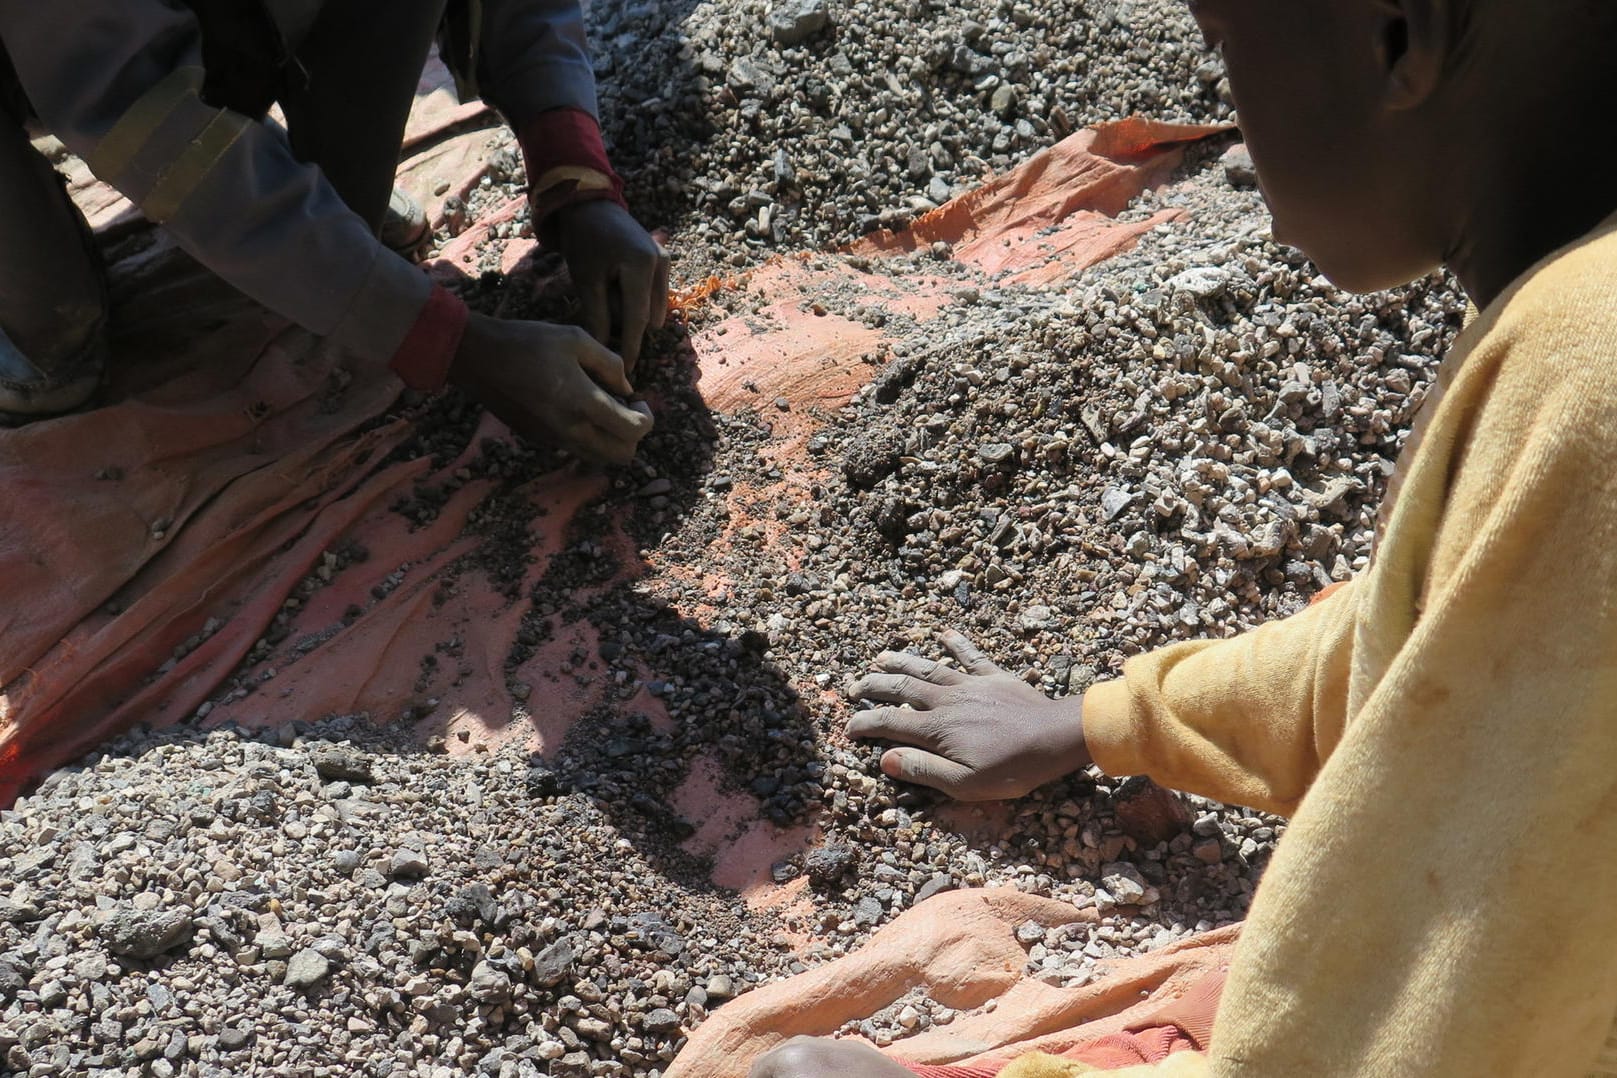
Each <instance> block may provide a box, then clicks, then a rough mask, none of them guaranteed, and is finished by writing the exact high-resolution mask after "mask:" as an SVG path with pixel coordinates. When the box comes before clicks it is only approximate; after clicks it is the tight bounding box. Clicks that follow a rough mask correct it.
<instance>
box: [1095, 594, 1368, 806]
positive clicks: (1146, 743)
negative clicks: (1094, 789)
mask: <svg viewBox="0 0 1617 1078" xmlns="http://www.w3.org/2000/svg"><path fill="white" fill-rule="evenodd" d="M1358 590H1359V589H1358V587H1357V582H1353V583H1349V584H1348V585H1346V586H1345V587H1341V588H1338V589H1337V590H1336V591H1335V592H1333V593H1332V594H1331V595H1330V596H1328V597H1327V598H1325V599H1323V600H1321V601H1320V602H1318V603H1315V604H1314V605H1313V606H1310V607H1309V608H1307V609H1306V610H1303V611H1301V612H1300V613H1298V614H1295V615H1293V616H1292V617H1289V618H1286V619H1285V620H1283V621H1278V622H1274V623H1272V624H1269V625H1265V626H1263V627H1262V628H1260V629H1257V630H1256V631H1254V632H1250V633H1246V634H1244V635H1242V636H1238V637H1235V638H1233V639H1229V640H1203V641H1195V642H1192V643H1186V644H1176V645H1174V646H1172V647H1167V648H1163V649H1161V650H1159V651H1154V652H1151V653H1149V654H1146V655H1141V656H1138V657H1137V658H1134V659H1131V660H1130V661H1129V662H1128V663H1127V664H1126V665H1125V666H1124V668H1123V677H1122V678H1120V679H1118V680H1116V681H1112V682H1107V683H1104V684H1101V685H1097V686H1095V687H1094V688H1092V689H1090V690H1089V692H1088V693H1087V694H1086V695H1085V697H1084V733H1085V737H1086V738H1087V740H1088V743H1089V749H1090V752H1091V753H1092V754H1093V755H1094V758H1095V762H1096V764H1098V765H1099V766H1100V768H1101V770H1103V771H1105V772H1107V773H1108V774H1113V775H1132V774H1144V775H1149V776H1150V777H1151V778H1152V779H1153V780H1154V781H1156V782H1158V783H1161V784H1162V785H1164V786H1169V787H1172V788H1174V789H1178V790H1186V791H1189V792H1191V793H1196V794H1200V795H1202V796H1204V797H1211V798H1214V799H1216V800H1219V801H1224V802H1227V803H1229V804H1236V805H1250V806H1252V807H1253V808H1258V809H1263V810H1264V811H1268V812H1276V813H1280V814H1283V815H1289V814H1290V813H1291V812H1292V811H1293V810H1295V808H1296V807H1297V804H1298V802H1299V801H1301V800H1302V797H1303V794H1305V793H1306V792H1307V791H1308V788H1309V786H1310V785H1311V784H1312V783H1313V781H1314V776H1315V775H1316V774H1318V772H1319V769H1320V767H1321V765H1322V764H1323V763H1324V762H1325V759H1326V757H1328V756H1329V755H1330V753H1331V750H1332V749H1333V748H1334V747H1335V745H1336V742H1337V739H1338V738H1339V737H1340V736H1341V732H1342V725H1343V722H1344V720H1345V715H1346V708H1347V695H1348V693H1347V688H1348V673H1349V670H1350V668H1351V666H1352V661H1351V660H1352V651H1353V625H1354V619H1355V614H1356V612H1357V609H1358Z"/></svg>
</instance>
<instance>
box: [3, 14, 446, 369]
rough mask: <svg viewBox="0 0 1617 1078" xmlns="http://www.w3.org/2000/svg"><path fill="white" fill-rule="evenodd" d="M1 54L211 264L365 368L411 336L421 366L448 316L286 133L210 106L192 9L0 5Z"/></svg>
mask: <svg viewBox="0 0 1617 1078" xmlns="http://www.w3.org/2000/svg"><path fill="white" fill-rule="evenodd" d="M0 40H3V41H4V42H5V45H6V48H7V51H8V52H9V53H10V55H11V57H12V59H13V62H14V64H15V67H16V69H17V75H18V78H19V81H20V82H21V84H22V86H23V88H24V90H25V91H26V92H27V94H28V97H29V99H30V101H31V102H32V104H33V106H34V109H35V110H36V111H37V112H38V114H39V116H40V118H41V120H43V121H44V122H45V123H46V125H47V126H49V127H50V129H51V130H52V131H53V132H54V133H55V134H56V136H57V137H58V138H60V139H61V140H62V142H63V143H64V144H66V146H67V147H68V148H69V149H70V150H72V151H73V152H74V153H76V154H78V155H79V156H81V157H83V158H84V159H85V161H86V162H88V163H89V165H90V168H91V170H92V171H93V172H94V173H95V175H96V176H97V177H98V178H99V179H101V180H103V181H104V182H106V183H109V184H111V185H112V186H113V187H115V188H116V189H117V190H119V191H120V192H122V193H123V194H124V195H126V196H127V197H128V198H129V199H130V200H131V201H132V202H134V203H135V205H137V206H138V207H140V209H141V211H142V212H143V213H144V214H145V215H146V216H147V217H148V218H149V219H151V220H153V221H155V222H157V223H160V224H161V225H163V226H164V227H165V228H166V229H167V230H168V231H169V232H170V233H171V234H172V235H173V236H174V237H175V239H176V240H177V241H178V242H179V244H180V245H181V247H183V248H184V249H185V250H186V251H187V252H188V253H190V254H191V255H192V256H193V257H195V258H196V259H197V260H198V261H199V262H201V263H202V264H203V265H205V266H207V267H208V268H209V269H211V270H213V271H214V272H215V273H217V274H218V275H219V276H220V277H222V278H223V279H224V280H226V281H228V282H229V283H230V284H232V285H234V286H235V287H236V288H238V289H240V290H241V291H242V292H243V293H245V294H246V295H248V296H249V297H251V298H252V299H254V300H256V301H258V302H259V303H261V304H263V305H264V306H265V307H267V308H269V309H270V310H272V311H274V312H276V313H277V314H280V315H282V316H283V317H286V318H288V319H290V320H291V321H293V322H295V323H297V324H298V325H300V326H302V327H304V328H305V329H308V330H310V331H312V332H314V333H316V334H319V335H321V336H324V337H328V338H330V339H332V340H333V341H334V342H335V343H337V344H338V345H340V346H341V347H343V348H345V349H347V350H349V351H351V352H354V353H356V354H358V355H360V356H363V357H366V358H372V359H377V360H384V361H391V360H393V359H394V358H395V357H396V356H397V355H399V354H400V352H401V349H402V350H404V351H409V350H410V348H411V346H412V344H411V342H412V335H413V334H414V337H415V338H416V344H415V345H414V347H415V350H416V351H417V352H418V353H419V351H420V344H419V337H420V335H419V333H415V331H416V329H417V323H418V321H419V320H420V319H421V318H422V317H423V312H426V311H430V310H438V311H442V310H444V309H446V305H444V304H438V305H436V307H433V306H431V305H429V304H428V299H429V295H430V294H431V293H432V285H431V283H430V282H429V280H428V279H427V277H426V276H425V275H424V274H423V273H421V272H420V271H419V270H418V269H416V268H415V267H414V266H412V265H411V264H410V263H408V262H407V261H405V260H404V259H403V258H401V257H399V256H398V255H396V254H394V253H393V252H391V251H389V250H388V249H387V248H385V247H384V246H382V244H381V243H380V242H378V240H377V239H376V238H375V236H373V235H372V234H371V231H370V229H369V228H368V227H367V226H366V224H365V223H364V221H362V220H361V219H360V218H359V217H358V216H356V215H355V214H354V213H353V212H351V211H350V210H349V209H348V207H347V206H346V205H345V204H344V203H343V201H342V199H341V197H340V196H339V195H338V194H337V192H336V191H335V189H333V188H332V187H331V186H330V185H329V184H328V183H326V182H325V180H324V178H323V177H322V175H321V173H320V171H319V170H318V169H317V168H315V167H313V166H310V165H305V164H302V163H300V162H298V161H297V159H296V158H294V157H293V155H292V152H291V148H290V146H289V144H288V143H287V140H286V137H285V134H284V132H282V131H281V129H280V128H279V127H278V126H276V125H274V124H271V123H267V122H257V121H254V120H252V119H250V118H248V117H246V116H244V115H241V114H240V113H236V112H232V111H230V110H228V109H218V108H213V107H211V106H210V105H208V104H207V103H205V102H204V101H203V100H202V97H201V86H202V42H201V33H200V29H199V27H198V25H197V22H196V20H195V18H194V16H193V15H192V14H191V13H190V11H188V10H187V9H185V8H184V7H183V6H181V5H179V4H173V3H167V2H165V0H80V2H78V3H75V4H70V5H61V4H41V3H36V2H34V0H0ZM448 306H453V305H452V304H450V305H448ZM449 337H450V338H453V339H454V340H455V341H458V335H456V334H450V335H449ZM437 339H438V340H439V344H440V347H441V344H442V341H443V340H444V339H448V338H445V336H444V335H443V334H441V333H440V334H438V335H437ZM438 358H439V359H442V357H438ZM417 359H418V364H417V366H418V367H419V366H421V364H420V363H419V359H420V357H419V355H418V356H417ZM426 365H427V366H432V365H433V364H432V363H429V364H426ZM447 365H448V364H447V360H443V362H442V367H443V369H445V370H447Z"/></svg>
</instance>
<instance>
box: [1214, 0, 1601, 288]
mask: <svg viewBox="0 0 1617 1078" xmlns="http://www.w3.org/2000/svg"><path fill="white" fill-rule="evenodd" d="M1191 10H1192V12H1193V14H1194V15H1195V17H1196V20H1197V22H1198V23H1199V24H1200V25H1201V27H1202V31H1203V33H1204V34H1205V35H1206V37H1207V40H1208V44H1209V45H1210V46H1216V47H1220V48H1222V50H1223V53H1224V59H1225V64H1226V67H1227V69H1228V74H1229V80H1230V87H1231V90H1232V92H1233V94H1234V97H1235V104H1236V107H1237V109H1238V111H1239V114H1240V123H1241V129H1242V131H1243V132H1244V133H1245V136H1246V139H1247V144H1248V146H1249V148H1250V149H1251V151H1252V157H1253V160H1254V162H1255V163H1256V165H1257V168H1258V177H1259V181H1260V182H1261V184H1262V186H1263V190H1264V194H1265V197H1266V198H1267V200H1268V202H1269V205H1270V209H1271V211H1272V212H1273V215H1274V219H1275V235H1276V238H1277V239H1279V240H1281V241H1282V242H1286V243H1290V244H1293V245H1295V246H1297V247H1299V248H1301V249H1302V250H1303V251H1304V252H1305V253H1306V254H1307V255H1308V256H1309V257H1310V258H1312V259H1313V260H1314V261H1315V263H1316V264H1317V265H1318V266H1319V267H1320V268H1321V270H1323V271H1324V272H1325V273H1326V274H1327V275H1328V276H1330V277H1331V278H1332V279H1333V280H1335V281H1336V282H1337V283H1338V284H1339V285H1341V286H1342V287H1345V288H1350V289H1355V290H1360V291H1367V290H1371V289H1377V288H1385V287H1390V286H1392V285H1396V284H1402V283H1404V282H1406V281H1409V280H1411V279H1413V278H1416V277H1419V276H1421V275H1423V274H1425V273H1427V272H1429V271H1431V270H1433V269H1435V268H1436V267H1437V266H1438V265H1439V264H1440V263H1442V262H1443V261H1445V260H1447V259H1449V258H1450V257H1451V256H1455V255H1456V254H1463V251H1464V249H1465V248H1467V247H1468V246H1470V245H1472V244H1479V243H1480V244H1484V245H1485V244H1487V243H1488V242H1489V241H1488V240H1487V238H1486V237H1478V236H1477V235H1475V232H1476V231H1477V230H1478V229H1480V230H1482V231H1483V232H1486V231H1487V230H1488V229H1489V228H1490V227H1491V225H1492V224H1493V223H1495V222H1494V221H1493V220H1492V219H1493V218H1499V217H1501V216H1502V215H1501V214H1500V212H1499V211H1500V209H1501V207H1503V206H1508V205H1510V204H1511V198H1512V196H1513V195H1519V194H1520V193H1521V191H1520V188H1521V187H1522V184H1523V174H1524V169H1538V170H1540V171H1544V170H1556V169H1561V168H1565V167H1566V164H1565V159H1564V157H1563V158H1562V159H1560V160H1557V159H1556V158H1555V157H1554V156H1551V155H1552V154H1555V153H1556V152H1557V151H1559V152H1560V153H1561V154H1563V155H1564V154H1565V152H1566V151H1567V150H1568V149H1569V147H1566V146H1557V145H1556V144H1555V142H1556V140H1558V139H1560V138H1563V137H1564V132H1565V130H1566V127H1567V123H1566V117H1567V114H1568V112H1569V110H1570V111H1573V112H1577V113H1579V114H1580V115H1583V116H1591V117H1592V116H1595V115H1603V116H1605V117H1606V118H1607V121H1608V122H1609V117H1610V115H1611V113H1610V112H1609V111H1607V110H1609V108H1610V106H1611V104H1612V103H1613V102H1614V101H1617V95H1614V94H1613V93H1612V92H1611V89H1610V80H1609V79H1608V77H1607V75H1606V70H1607V65H1608V64H1609V59H1607V57H1608V56H1609V50H1610V47H1611V45H1613V44H1617V41H1614V40H1613V31H1614V29H1617V17H1614V16H1617V2H1614V0H1191ZM1591 95H1593V96H1594V97H1595V98H1596V100H1589V98H1590V96H1591ZM1600 98H1604V101H1601V100H1599V99H1600ZM1590 135H1591V137H1592V138H1594V139H1599V140H1601V142H1602V143H1605V142H1608V141H1610V132H1608V131H1602V130H1597V131H1592V132H1590ZM1574 167H1575V166H1574ZM1602 182H1604V183H1606V184H1609V185H1610V186H1611V187H1612V188H1613V190H1617V183H1613V182H1612V181H1611V180H1610V177H1609V174H1608V175H1607V176H1605V177H1603V178H1602ZM1515 209H1516V210H1517V211H1518V212H1531V210H1530V208H1528V207H1521V206H1516V207H1515ZM1597 219H1598V218H1597ZM1497 223H1498V224H1500V225H1505V224H1506V222H1504V221H1502V220H1501V221H1498V222H1497ZM1590 223H1592V222H1590ZM1571 238H1572V237H1571V236H1563V237H1557V238H1555V243H1554V244H1552V245H1551V246H1552V247H1553V246H1554V245H1558V244H1559V243H1561V242H1566V241H1567V240H1570V239H1571ZM1512 244H1514V245H1515V246H1520V245H1521V244H1520V241H1519V240H1516V241H1512ZM1510 245H1511V244H1507V246H1510ZM1548 249H1550V248H1545V251H1540V252H1539V253H1540V254H1542V253H1546V252H1547V250H1548ZM1520 268H1525V266H1522V267H1518V269H1520ZM1507 279H1508V278H1507ZM1501 283H1502V282H1501Z"/></svg>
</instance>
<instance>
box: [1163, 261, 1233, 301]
mask: <svg viewBox="0 0 1617 1078" xmlns="http://www.w3.org/2000/svg"><path fill="white" fill-rule="evenodd" d="M1229 286H1230V275H1229V273H1228V272H1226V271H1225V270H1221V269H1219V268H1218V267H1216V266H1193V267H1191V268H1190V269H1187V270H1185V271H1184V272H1183V273H1180V274H1178V275H1177V276H1175V277H1173V278H1172V279H1171V280H1169V281H1168V287H1169V288H1170V289H1171V290H1173V291H1175V292H1188V293H1190V294H1191V295H1192V296H1194V297H1196V298H1197V299H1212V298H1213V297H1214V296H1217V295H1219V294H1221V293H1222V292H1223V291H1224V290H1225V289H1226V288H1228V287H1229Z"/></svg>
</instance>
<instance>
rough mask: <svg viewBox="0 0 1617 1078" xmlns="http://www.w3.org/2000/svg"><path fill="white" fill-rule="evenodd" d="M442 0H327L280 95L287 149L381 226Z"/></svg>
mask: <svg viewBox="0 0 1617 1078" xmlns="http://www.w3.org/2000/svg"><path fill="white" fill-rule="evenodd" d="M445 2H446V0H344V2H342V3H338V2H335V0H333V2H330V3H327V4H326V5H325V7H324V8H323V9H322V11H321V13H320V17H319V18H318V19H317V20H316V21H315V23H314V25H313V26H312V27H311V28H310V30H309V34H308V37H307V38H305V39H304V41H303V42H302V43H300V44H299V46H298V47H297V49H296V50H295V53H294V55H295V56H296V58H297V64H296V65H294V69H293V71H292V72H291V75H290V77H289V86H288V87H287V89H286V91H285V92H284V93H283V94H282V96H281V108H282V110H283V111H284V112H285V113H286V119H287V130H288V133H289V134H290V135H291V139H292V150H293V152H294V153H295V154H297V156H298V158H299V159H300V160H303V161H308V162H312V163H313V164H316V165H319V166H320V169H321V171H322V172H324V173H325V175H326V179H327V180H329V181H330V182H331V184H332V185H333V186H334V187H336V189H337V192H338V193H339V194H340V195H342V197H343V200H344V201H345V202H347V203H348V205H349V207H350V208H351V209H353V210H354V212H355V213H358V214H359V215H360V216H361V217H362V218H364V219H365V220H366V221H367V222H369V223H370V225H371V227H372V228H377V227H379V226H380V225H381V222H382V217H383V215H384V214H385V213H386V212H387V206H388V199H389V198H390V196H391V195H392V193H393V179H394V176H395V174H396V173H397V171H398V165H399V147H400V146H401V144H402V143H403V141H404V127H405V123H406V122H407V121H408V120H409V118H410V107H411V105H412V104H414V102H415V90H416V86H417V85H418V84H419V82H420V80H421V70H422V68H423V67H424V66H425V65H426V61H427V53H428V52H429V51H430V49H431V47H432V41H433V37H434V35H436V33H437V32H438V25H439V23H440V22H441V21H442V20H443V12H444V5H445Z"/></svg>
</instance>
